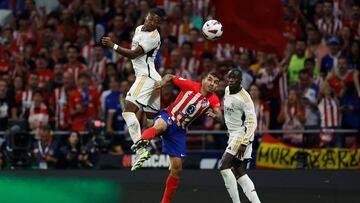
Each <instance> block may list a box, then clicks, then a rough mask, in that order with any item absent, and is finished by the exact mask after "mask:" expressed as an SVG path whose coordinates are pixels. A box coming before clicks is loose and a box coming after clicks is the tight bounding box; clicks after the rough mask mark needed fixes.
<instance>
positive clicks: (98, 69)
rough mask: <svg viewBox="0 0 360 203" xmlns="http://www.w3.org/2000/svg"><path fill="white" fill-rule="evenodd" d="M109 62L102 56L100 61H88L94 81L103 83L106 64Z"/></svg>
mask: <svg viewBox="0 0 360 203" xmlns="http://www.w3.org/2000/svg"><path fill="white" fill-rule="evenodd" d="M108 62H109V60H108V59H107V58H106V57H105V56H104V57H103V58H102V59H101V60H100V61H95V60H91V61H90V66H89V67H90V72H91V77H92V79H93V80H95V81H101V82H102V81H103V80H104V79H105V76H106V64H107V63H108Z"/></svg>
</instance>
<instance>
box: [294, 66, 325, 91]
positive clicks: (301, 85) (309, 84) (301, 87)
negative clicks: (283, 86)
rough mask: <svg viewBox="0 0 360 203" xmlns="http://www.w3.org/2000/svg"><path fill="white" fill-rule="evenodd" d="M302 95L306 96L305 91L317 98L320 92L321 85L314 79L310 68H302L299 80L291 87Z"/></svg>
mask: <svg viewBox="0 0 360 203" xmlns="http://www.w3.org/2000/svg"><path fill="white" fill-rule="evenodd" d="M291 90H295V91H296V92H297V93H298V94H299V96H300V97H304V95H305V93H307V94H311V95H312V97H313V98H317V96H318V93H319V86H317V85H316V84H315V83H314V82H313V81H312V77H311V75H310V73H309V71H308V70H306V69H302V70H301V71H300V73H299V80H298V81H296V83H295V84H294V85H293V86H292V87H291Z"/></svg>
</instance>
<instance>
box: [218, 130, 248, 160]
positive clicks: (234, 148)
mask: <svg viewBox="0 0 360 203" xmlns="http://www.w3.org/2000/svg"><path fill="white" fill-rule="evenodd" d="M229 134H230V135H229V140H228V146H227V147H226V150H225V152H227V153H229V154H231V155H233V156H236V155H237V153H238V151H239V148H240V145H241V141H242V139H243V135H242V133H229ZM251 153H252V141H251V142H250V144H248V146H247V147H246V149H245V152H244V155H243V156H241V157H237V158H238V159H239V160H241V161H243V160H244V159H251Z"/></svg>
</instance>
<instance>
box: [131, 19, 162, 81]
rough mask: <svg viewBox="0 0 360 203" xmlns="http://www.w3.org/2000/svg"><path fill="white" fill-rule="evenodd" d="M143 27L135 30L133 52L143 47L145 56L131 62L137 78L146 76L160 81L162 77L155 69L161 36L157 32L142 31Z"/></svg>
mask: <svg viewBox="0 0 360 203" xmlns="http://www.w3.org/2000/svg"><path fill="white" fill-rule="evenodd" d="M142 27H143V25H140V26H138V27H137V28H136V29H135V34H134V37H133V39H132V44H131V49H132V50H134V49H135V48H136V47H137V46H141V47H142V48H143V50H144V52H145V54H144V55H141V56H139V57H137V58H135V59H133V60H131V62H132V64H133V68H134V71H135V76H136V77H141V76H143V75H145V76H148V77H150V78H152V79H154V80H157V81H159V80H161V76H160V74H159V73H158V72H157V71H156V69H155V64H154V60H155V57H156V54H157V52H158V50H159V48H160V44H161V41H160V34H159V32H158V31H157V30H154V31H152V32H148V31H142V30H141V28H142Z"/></svg>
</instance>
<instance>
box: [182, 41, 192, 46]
mask: <svg viewBox="0 0 360 203" xmlns="http://www.w3.org/2000/svg"><path fill="white" fill-rule="evenodd" d="M182 45H183V46H184V45H189V46H190V47H191V48H193V47H194V44H193V43H192V42H190V41H185V42H183V44H182Z"/></svg>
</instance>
